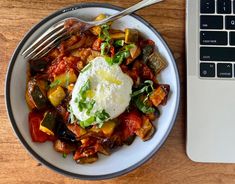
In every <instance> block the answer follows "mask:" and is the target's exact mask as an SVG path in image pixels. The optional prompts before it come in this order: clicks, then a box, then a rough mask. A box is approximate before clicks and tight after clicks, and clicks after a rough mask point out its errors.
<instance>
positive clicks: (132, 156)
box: [5, 3, 180, 180]
mask: <svg viewBox="0 0 235 184" xmlns="http://www.w3.org/2000/svg"><path fill="white" fill-rule="evenodd" d="M119 10H121V9H120V8H117V7H115V6H112V5H108V4H98V3H84V4H78V5H75V6H72V7H69V8H65V9H63V10H59V11H57V12H55V13H54V14H52V15H50V16H48V17H47V18H45V19H44V20H42V21H41V22H40V23H39V24H37V25H36V26H35V27H34V28H32V30H30V31H29V32H28V33H27V34H26V36H25V37H24V38H23V40H22V41H21V43H20V44H19V46H18V47H17V49H16V51H15V53H14V54H13V57H12V59H11V62H10V65H9V68H8V73H7V79H6V88H5V89H6V104H7V110H8V115H9V118H10V120H11V123H12V126H13V129H14V131H15V133H16V135H17V137H18V138H19V139H20V141H21V143H22V144H23V145H24V147H25V148H26V149H27V150H28V151H29V153H30V154H31V155H33V157H34V158H36V159H37V160H38V161H39V162H41V163H42V164H44V165H46V166H48V167H49V168H51V169H53V170H55V171H57V172H59V173H62V174H65V175H68V176H72V177H76V178H80V179H89V180H96V179H106V178H112V177H116V176H120V175H122V174H125V173H127V172H129V171H131V170H133V169H135V168H137V167H138V166H140V165H141V164H143V163H144V162H145V161H147V160H148V159H149V158H150V157H151V156H152V155H153V154H154V153H155V152H156V151H157V150H158V149H159V148H160V146H161V145H162V144H163V142H164V141H165V139H166V137H167V136H168V134H169V132H170V130H171V129H172V126H173V124H174V122H175V118H176V115H177V111H178V106H179V96H180V84H179V76H178V71H177V67H176V64H175V60H174V58H173V56H172V54H171V51H170V50H169V48H168V46H167V44H166V43H165V41H164V40H163V39H162V38H161V36H160V35H159V34H158V33H157V32H156V30H154V28H153V27H152V26H151V25H150V24H148V23H147V22H146V21H145V20H143V19H142V18H140V17H139V16H137V15H132V16H126V17H124V18H121V19H119V20H117V21H115V22H114V24H113V26H114V27H115V28H117V29H124V28H126V27H128V28H135V29H138V30H139V31H140V32H141V34H143V36H145V37H146V38H148V39H152V40H154V42H155V43H156V45H157V46H156V49H158V50H159V52H160V53H161V54H162V56H163V57H165V59H166V60H167V61H168V64H169V65H168V67H167V68H166V69H165V70H164V71H163V72H162V73H161V75H160V79H159V80H160V82H161V83H166V84H169V85H170V87H171V92H170V95H169V99H168V102H167V105H166V106H164V107H163V108H162V109H160V110H161V116H160V118H159V120H157V122H154V124H155V125H156V126H157V129H158V130H157V132H156V133H155V135H154V136H153V137H152V139H151V140H149V141H147V142H143V141H141V140H140V139H139V138H137V139H136V140H135V141H134V142H133V144H132V145H131V146H123V147H121V148H120V149H118V150H116V151H115V152H113V153H112V154H111V156H102V155H100V157H99V160H98V161H97V162H95V163H93V164H90V165H78V164H76V163H75V162H74V161H73V159H72V156H68V157H67V158H66V159H64V158H62V156H61V154H59V153H57V152H55V151H54V149H53V146H52V143H50V142H47V143H44V144H40V143H34V142H32V141H31V137H30V133H29V128H28V118H27V117H28V112H29V110H28V108H27V104H26V102H25V86H26V68H27V67H26V66H27V62H26V61H25V59H24V58H23V57H22V56H21V53H22V51H23V50H24V48H26V47H27V46H28V45H29V44H30V43H32V42H33V40H35V38H37V37H38V36H39V35H41V34H42V33H43V32H44V31H45V30H46V29H47V28H48V27H50V26H51V25H52V24H53V23H55V22H57V21H59V20H61V19H63V18H65V17H70V16H77V17H79V18H81V19H84V20H91V19H92V18H94V17H95V16H97V15H98V14H100V13H105V14H114V13H116V12H117V11H119Z"/></svg>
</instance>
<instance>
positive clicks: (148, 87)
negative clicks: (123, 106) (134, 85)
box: [131, 80, 155, 114]
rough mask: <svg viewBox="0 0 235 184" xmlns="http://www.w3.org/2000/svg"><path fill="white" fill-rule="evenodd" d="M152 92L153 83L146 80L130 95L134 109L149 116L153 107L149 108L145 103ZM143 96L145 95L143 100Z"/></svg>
mask: <svg viewBox="0 0 235 184" xmlns="http://www.w3.org/2000/svg"><path fill="white" fill-rule="evenodd" d="M153 90H154V88H153V81H151V80H146V81H144V83H143V85H142V87H141V88H140V89H139V90H137V91H134V92H133V93H132V94H131V97H132V101H133V102H134V103H135V105H136V107H137V108H138V109H139V110H140V111H141V112H143V113H146V114H149V113H152V112H154V111H155V109H154V108H153V107H150V106H149V105H147V104H146V101H147V100H148V98H149V96H150V94H151V93H152V92H153ZM143 95H146V96H145V98H144V99H142V98H141V97H143Z"/></svg>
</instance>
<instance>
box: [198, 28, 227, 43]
mask: <svg viewBox="0 0 235 184" xmlns="http://www.w3.org/2000/svg"><path fill="white" fill-rule="evenodd" d="M227 42H228V34H227V32H225V31H201V32H200V43H201V45H227Z"/></svg>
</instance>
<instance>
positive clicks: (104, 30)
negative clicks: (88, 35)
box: [99, 24, 111, 42]
mask: <svg viewBox="0 0 235 184" xmlns="http://www.w3.org/2000/svg"><path fill="white" fill-rule="evenodd" d="M109 29H110V26H109V25H108V24H103V25H101V32H100V34H99V38H101V39H102V40H103V41H107V42H108V41H109V40H110V39H111V38H110V35H109Z"/></svg>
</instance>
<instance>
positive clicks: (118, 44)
mask: <svg viewBox="0 0 235 184" xmlns="http://www.w3.org/2000/svg"><path fill="white" fill-rule="evenodd" d="M124 43H125V41H124V40H116V41H115V42H114V44H113V45H114V46H116V47H122V46H123V45H124Z"/></svg>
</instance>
